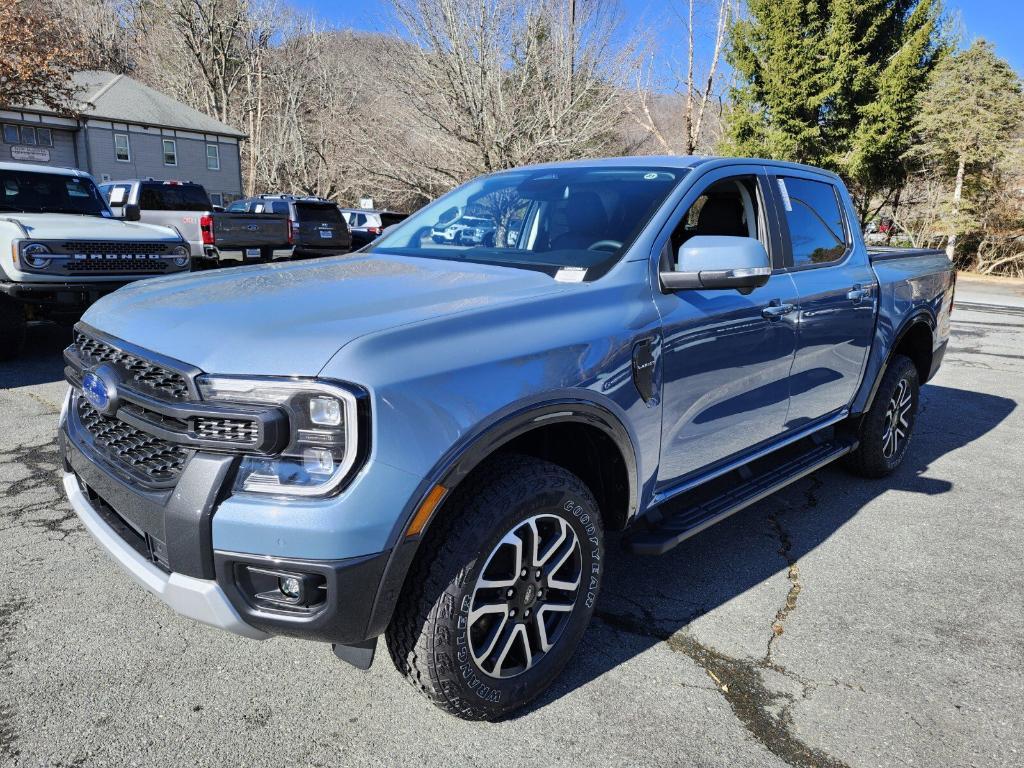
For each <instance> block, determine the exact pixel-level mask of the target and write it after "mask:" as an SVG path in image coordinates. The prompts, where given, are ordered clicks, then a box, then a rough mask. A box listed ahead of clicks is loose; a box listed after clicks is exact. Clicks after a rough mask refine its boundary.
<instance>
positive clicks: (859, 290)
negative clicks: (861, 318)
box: [846, 283, 871, 304]
mask: <svg viewBox="0 0 1024 768" xmlns="http://www.w3.org/2000/svg"><path fill="white" fill-rule="evenodd" d="M870 295H871V289H870V288H865V287H863V286H862V285H861V284H860V283H858V284H857V285H855V286H853V288H851V289H850V290H849V291H848V292H847V294H846V298H848V299H850V301H852V302H853V303H854V304H860V303H861V301H862V300H864V299H866V298H868V297H869V296H870Z"/></svg>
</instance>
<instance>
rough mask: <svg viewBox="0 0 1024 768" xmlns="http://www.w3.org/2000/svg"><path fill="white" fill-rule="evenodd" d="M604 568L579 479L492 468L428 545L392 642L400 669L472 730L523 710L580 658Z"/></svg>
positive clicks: (527, 463)
mask: <svg viewBox="0 0 1024 768" xmlns="http://www.w3.org/2000/svg"><path fill="white" fill-rule="evenodd" d="M603 557H604V534H603V531H602V528H601V521H600V516H599V511H598V509H597V504H596V502H595V501H594V498H593V496H592V495H591V493H590V490H589V489H588V488H587V486H586V485H585V484H584V483H583V482H582V481H581V480H580V479H579V478H578V477H576V476H575V475H574V474H572V473H571V472H569V471H567V470H565V469H563V468H562V467H559V466H557V465H555V464H551V463H550V462H546V461H542V460H540V459H535V458H532V457H527V456H513V455H509V456H501V457H498V458H497V459H494V460H492V461H490V462H489V463H488V464H487V465H485V466H484V467H482V468H481V469H480V470H478V471H477V472H476V473H475V474H474V475H473V476H472V477H470V478H469V479H468V480H467V481H466V482H465V483H464V484H463V485H462V486H460V487H459V488H458V489H457V490H456V492H455V494H454V496H453V498H452V499H451V501H450V502H449V503H448V504H447V505H446V509H445V510H444V517H443V518H441V519H439V520H438V521H437V523H436V524H435V525H434V526H433V527H432V528H431V530H430V532H429V533H428V535H427V538H426V540H425V541H424V542H423V544H422V545H421V546H420V551H419V553H418V555H417V560H416V562H415V564H414V565H413V567H412V569H411V570H410V573H409V575H408V577H407V579H406V587H405V590H404V591H403V593H402V596H401V598H400V599H399V603H398V606H397V607H396V609H395V615H394V617H393V619H392V622H391V625H390V626H389V627H388V631H387V643H388V649H389V650H390V652H391V657H392V659H393V661H394V662H395V666H397V667H398V670H399V671H400V672H402V673H403V674H404V675H405V676H406V677H407V678H408V679H409V681H410V682H411V683H412V684H413V685H414V686H416V687H417V688H418V689H419V690H420V691H421V692H422V693H423V694H424V695H426V696H427V698H429V699H430V700H431V701H432V702H433V703H434V704H436V705H437V706H438V707H440V708H441V709H443V710H445V711H446V712H449V713H451V714H453V715H457V716H458V717H462V718H465V719H467V720H493V719H496V718H498V717H500V716H502V715H504V714H506V713H507V712H510V711H511V710H514V709H517V708H518V707H521V706H522V705H523V704H525V703H527V702H528V701H530V700H531V699H533V698H534V697H535V696H537V695H538V694H540V693H541V692H542V691H543V690H544V689H545V688H547V687H548V685H550V684H551V682H552V681H553V680H554V679H555V677H557V675H558V674H559V673H560V672H561V671H562V668H563V667H564V666H565V665H566V664H567V663H568V662H569V660H570V659H571V658H572V656H573V654H574V653H575V652H576V647H577V645H578V644H579V641H580V638H581V637H582V636H583V633H584V631H585V630H586V627H587V624H588V623H589V622H590V617H591V615H592V614H593V612H594V605H595V602H596V600H597V595H598V591H599V589H600V585H601V576H602V572H603V568H602V562H603Z"/></svg>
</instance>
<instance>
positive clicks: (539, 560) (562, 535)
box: [530, 518, 571, 568]
mask: <svg viewBox="0 0 1024 768" xmlns="http://www.w3.org/2000/svg"><path fill="white" fill-rule="evenodd" d="M530 522H531V523H532V524H533V525H534V531H536V523H534V521H532V520H531V521H530ZM558 523H559V530H558V538H557V539H556V540H555V541H554V542H553V543H552V544H551V545H550V546H548V547H547V548H546V549H545V550H544V556H543V557H541V556H540V554H539V552H538V551H537V550H534V558H533V564H534V566H535V567H537V568H541V567H543V566H544V564H545V563H546V562H547V561H548V560H550V559H551V556H552V555H553V554H555V552H556V551H558V548H559V547H560V546H562V542H564V541H565V540H566V539H567V538H568V536H569V534H570V533H571V530H568V529H569V524H568V523H567V522H565V520H562V519H561V518H559V519H558ZM536 541H537V543H538V549H539V544H540V536H538V537H537V539H536Z"/></svg>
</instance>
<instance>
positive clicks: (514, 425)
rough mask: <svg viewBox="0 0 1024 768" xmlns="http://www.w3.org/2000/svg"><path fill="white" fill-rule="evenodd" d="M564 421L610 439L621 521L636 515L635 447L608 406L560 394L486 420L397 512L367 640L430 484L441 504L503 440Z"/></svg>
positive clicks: (399, 583) (409, 552) (389, 597)
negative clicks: (624, 493)
mask: <svg viewBox="0 0 1024 768" xmlns="http://www.w3.org/2000/svg"><path fill="white" fill-rule="evenodd" d="M567 422H572V423H578V424H587V425H590V426H593V427H596V428H598V429H600V430H601V431H602V432H604V433H605V434H606V435H608V436H609V437H610V438H611V439H612V440H613V441H614V442H615V445H616V446H617V447H618V449H619V452H620V453H621V454H622V459H623V462H624V463H625V465H626V473H627V475H628V482H629V508H628V511H627V520H628V519H632V518H633V517H634V516H635V515H636V513H637V510H638V509H639V506H640V481H639V476H638V470H637V468H638V459H637V454H636V447H635V445H634V443H633V440H632V438H631V437H630V434H629V431H628V430H627V429H626V427H625V425H624V424H623V423H622V421H621V420H620V419H619V417H618V416H616V415H615V414H614V413H613V412H612V411H611V410H610V409H609V408H606V407H604V406H602V405H599V404H597V403H595V402H594V401H591V400H582V399H573V398H564V399H559V400H548V401H544V402H542V403H537V404H533V405H529V406H526V407H524V408H522V409H521V410H517V411H514V412H513V413H511V414H509V415H507V416H504V417H502V418H499V419H497V420H496V421H494V422H492V423H491V424H489V425H488V426H487V427H485V428H484V429H482V430H481V431H479V432H477V433H474V434H473V436H471V437H470V438H468V439H466V440H464V441H462V442H460V443H458V444H456V446H455V447H454V448H453V449H452V450H450V451H449V452H448V453H447V454H445V456H444V457H443V458H442V459H441V460H440V461H439V462H438V463H437V465H435V467H434V468H433V469H432V470H431V472H430V473H429V474H428V475H427V477H426V478H425V479H424V481H423V482H422V483H420V485H419V487H418V488H417V489H416V493H415V494H413V496H412V498H411V499H410V501H409V502H408V503H407V504H406V506H405V508H404V509H403V510H402V513H401V515H399V519H398V522H397V524H396V526H395V529H394V530H393V531H392V534H391V535H392V540H393V546H392V548H391V550H390V555H389V557H388V561H387V564H386V565H385V567H384V573H383V575H382V576H381V580H380V584H379V585H378V587H377V593H376V595H375V596H374V599H373V608H372V610H371V612H370V619H369V623H368V626H367V629H366V636H367V638H372V637H376V636H378V635H380V634H381V633H383V632H384V630H385V628H386V627H387V625H388V623H389V622H390V621H391V615H392V613H393V612H394V608H395V604H396V603H397V602H398V598H399V596H400V594H401V591H402V587H403V586H404V584H405V578H406V575H407V574H408V572H409V568H410V566H411V565H412V562H413V559H414V558H415V557H416V553H417V552H418V551H419V545H420V542H421V541H422V540H423V537H424V536H425V535H426V532H427V531H428V530H429V528H430V524H431V523H432V522H433V517H432V518H431V520H429V521H428V522H427V525H426V526H425V527H424V530H423V532H422V533H420V534H418V535H416V536H410V537H408V538H405V537H404V535H403V534H404V532H405V530H406V528H407V527H408V525H409V523H410V521H411V520H412V517H413V515H414V514H415V513H416V511H417V510H418V509H419V508H420V505H421V504H422V503H423V502H424V501H425V499H426V498H427V495H428V494H429V493H430V491H431V490H432V489H433V488H434V487H435V486H436V485H442V486H444V488H445V489H447V490H446V492H445V495H444V497H443V498H442V500H441V502H440V504H443V503H444V501H445V500H446V499H447V498H449V497H450V496H451V493H452V491H453V490H454V489H455V488H456V487H458V485H459V483H461V482H462V481H463V480H464V479H465V478H466V477H467V476H468V475H469V473H470V472H472V471H473V470H474V469H475V468H476V467H477V466H479V465H480V463H481V462H482V461H484V459H486V458H487V457H488V456H490V455H491V454H493V453H494V451H496V450H498V449H499V448H501V447H502V446H503V445H505V444H506V443H508V442H510V441H512V440H514V439H515V438H517V437H519V436H520V435H523V434H526V433H527V432H529V431H531V430H533V429H537V428H540V427H542V426H546V425H549V424H557V423H567ZM440 504H439V506H440Z"/></svg>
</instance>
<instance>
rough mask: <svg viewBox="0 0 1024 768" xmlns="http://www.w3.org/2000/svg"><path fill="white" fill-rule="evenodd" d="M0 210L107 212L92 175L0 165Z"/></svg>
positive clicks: (91, 214) (102, 214) (25, 211)
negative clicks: (26, 169)
mask: <svg viewBox="0 0 1024 768" xmlns="http://www.w3.org/2000/svg"><path fill="white" fill-rule="evenodd" d="M0 211H16V212H18V213H78V214H82V215H85V216H110V209H109V208H107V204H106V202H105V201H104V199H103V195H102V194H100V191H99V190H98V189H97V188H96V185H95V184H94V183H93V182H92V179H89V178H86V177H84V176H67V175H65V174H61V173H39V172H38V171H21V170H10V169H4V168H0Z"/></svg>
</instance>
